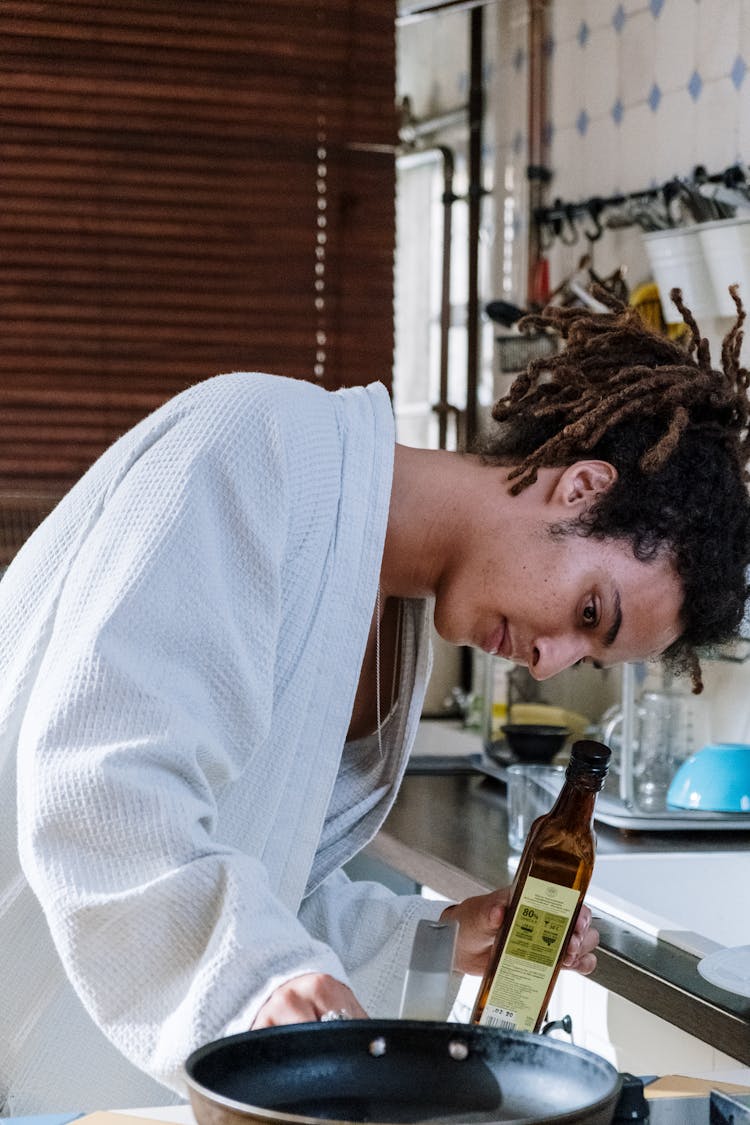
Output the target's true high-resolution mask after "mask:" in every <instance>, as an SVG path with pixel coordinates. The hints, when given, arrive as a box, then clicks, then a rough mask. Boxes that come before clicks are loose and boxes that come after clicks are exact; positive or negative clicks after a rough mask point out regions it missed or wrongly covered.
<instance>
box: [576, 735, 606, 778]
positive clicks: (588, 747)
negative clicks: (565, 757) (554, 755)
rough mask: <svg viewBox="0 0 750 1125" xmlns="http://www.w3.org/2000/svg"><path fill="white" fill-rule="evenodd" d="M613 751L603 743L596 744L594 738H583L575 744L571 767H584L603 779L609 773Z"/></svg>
mask: <svg viewBox="0 0 750 1125" xmlns="http://www.w3.org/2000/svg"><path fill="white" fill-rule="evenodd" d="M611 757H612V751H611V750H610V748H609V746H605V745H604V743H603V742H595V741H594V740H593V739H592V738H582V739H580V740H579V741H578V742H574V743H573V746H572V748H571V751H570V762H571V765H573V764H575V765H578V766H582V767H583V768H584V769H587V770H590V771H591V772H592V773H595V774H599V775H601V776H602V777H603V776H604V774H605V773H606V772H607V768H608V766H609V760H610V758H611Z"/></svg>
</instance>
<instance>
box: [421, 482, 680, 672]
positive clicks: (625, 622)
mask: <svg viewBox="0 0 750 1125" xmlns="http://www.w3.org/2000/svg"><path fill="white" fill-rule="evenodd" d="M545 503H546V502H545ZM542 514H543V515H545V514H546V516H547V517H549V518H543V519H540V518H539V510H538V509H537V511H536V512H534V511H532V512H531V513H530V515H529V516H528V518H527V517H526V516H525V515H524V513H523V512H522V510H521V506H519V509H518V517H519V518H518V520H515V521H514V520H511V521H507V520H506V522H505V524H504V525H502V526H494V527H493V526H491V525H490V524H488V525H487V526H485V527H484V528H483V529H481V530H478V532H477V535H476V536H475V537H474V538H473V539H472V541H471V542H467V543H466V545H465V548H464V550H463V552H462V556H461V559H460V561H459V563H458V565H457V566H456V567H455V568H454V569H452V570H451V571H449V572H448V574H447V575H446V581H445V583H444V584H443V585H442V587H441V589H439V590H438V592H437V598H436V605H435V625H436V628H437V630H438V632H439V633H440V634H441V636H443V637H445V639H446V640H450V641H453V642H454V643H458V644H469V645H473V646H475V647H478V648H481V649H484V650H485V651H486V652H493V653H497V654H499V655H500V656H503V657H506V658H507V659H509V660H512V661H514V662H515V663H517V664H522V665H524V666H526V667H527V668H528V669H529V672H530V673H531V675H532V676H533V677H534V678H535V679H538V680H544V679H547V678H548V677H549V676H553V675H555V674H556V673H558V672H561V671H562V670H563V669H565V668H569V667H571V665H573V664H576V663H578V662H579V661H581V660H584V661H587V662H592V663H596V664H600V665H602V666H604V667H606V666H609V665H612V664H619V663H621V662H624V661H634V660H646V659H650V658H654V657H656V656H658V655H659V654H661V653H662V652H664V650H665V649H666V648H668V647H669V646H670V645H671V644H672V643H673V642H674V641H675V640H677V638H678V637H679V635H680V633H681V631H682V624H681V608H682V601H683V591H682V584H681V581H680V579H679V576H678V574H677V572H676V570H675V569H674V566H673V564H672V562H671V560H670V559H669V558H668V557H667V556H662V557H659V558H657V559H655V560H654V561H651V562H640V561H639V560H638V559H636V558H635V557H634V555H633V552H632V548H631V547H630V545H629V544H628V543H627V542H621V541H619V540H613V539H607V540H601V539H594V538H591V537H585V536H581V535H578V534H575V533H573V532H568V533H565V534H558V535H553V534H552V533H551V530H550V529H551V527H552V526H554V525H555V520H554V519H553V518H551V517H553V516H554V514H555V511H554V508H553V509H550V510H549V512H548V513H544V512H543V513H542ZM558 526H559V525H558Z"/></svg>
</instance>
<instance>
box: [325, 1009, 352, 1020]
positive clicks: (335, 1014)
mask: <svg viewBox="0 0 750 1125" xmlns="http://www.w3.org/2000/svg"><path fill="white" fill-rule="evenodd" d="M351 1018H352V1017H351V1016H350V1015H349V1013H348V1012H347V1010H346V1008H338V1009H337V1010H336V1011H334V1009H333V1008H329V1009H328V1011H327V1012H323V1015H322V1016H321V1017H320V1022H321V1023H332V1022H333V1020H350V1019H351Z"/></svg>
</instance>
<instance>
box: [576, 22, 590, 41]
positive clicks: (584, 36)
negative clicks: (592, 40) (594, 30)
mask: <svg viewBox="0 0 750 1125" xmlns="http://www.w3.org/2000/svg"><path fill="white" fill-rule="evenodd" d="M590 34H591V32H590V31H589V25H588V24H587V23H586V21H585V20H584V21H583V22H582V24H581V26H580V27H579V28H578V42H579V43H580V45H581V46H582V47H585V46H586V44H587V43H588V41H589V35H590Z"/></svg>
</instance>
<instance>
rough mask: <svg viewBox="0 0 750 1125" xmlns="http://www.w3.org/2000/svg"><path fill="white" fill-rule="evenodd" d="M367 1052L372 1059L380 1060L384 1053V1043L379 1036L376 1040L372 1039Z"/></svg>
mask: <svg viewBox="0 0 750 1125" xmlns="http://www.w3.org/2000/svg"><path fill="white" fill-rule="evenodd" d="M368 1050H369V1052H370V1054H371V1055H372V1056H373V1057H374V1058H376V1059H379V1058H381V1057H382V1056H383V1055H384V1054H385V1052H386V1043H385V1039H384V1038H383V1036H382V1035H379V1036H378V1038H377V1039H373V1041H372V1043H371V1044H370V1046H369V1047H368Z"/></svg>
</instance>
